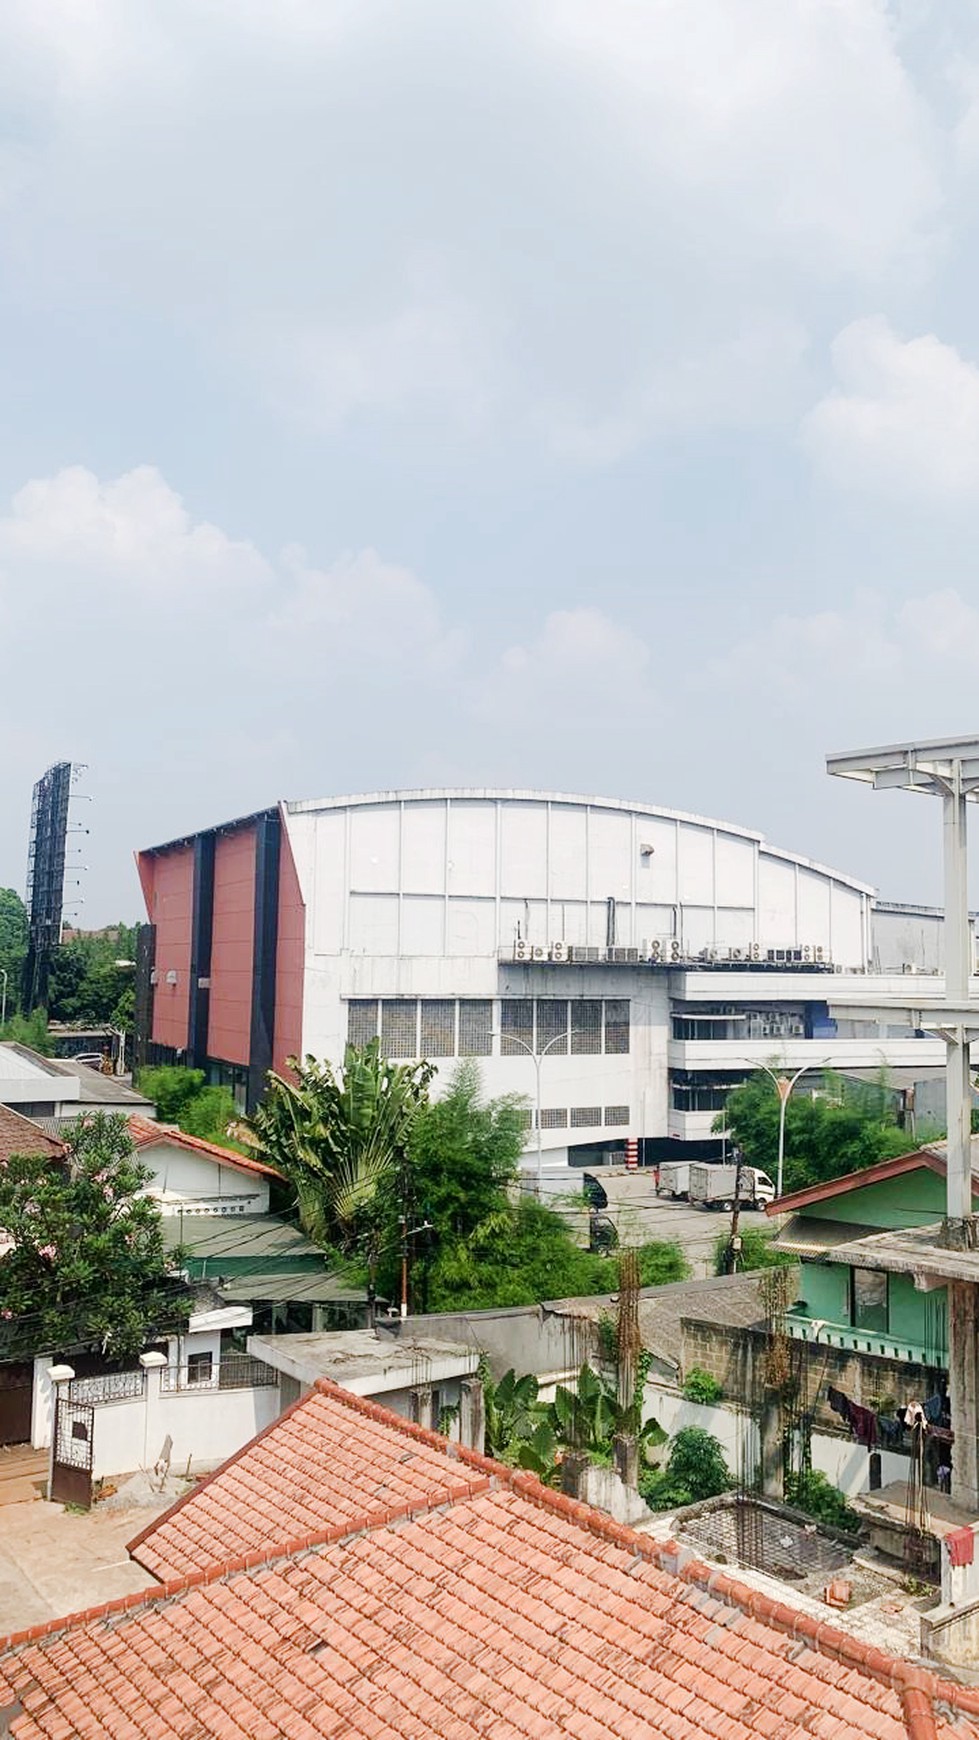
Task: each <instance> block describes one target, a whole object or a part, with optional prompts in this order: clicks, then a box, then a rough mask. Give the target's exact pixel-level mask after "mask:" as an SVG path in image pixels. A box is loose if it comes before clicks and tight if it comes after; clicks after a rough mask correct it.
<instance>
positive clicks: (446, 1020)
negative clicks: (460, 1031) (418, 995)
mask: <svg viewBox="0 0 979 1740" xmlns="http://www.w3.org/2000/svg"><path fill="white" fill-rule="evenodd" d="M420 1050H421V1055H422V1057H454V1056H455V1051H456V1006H455V1003H454V1002H453V1001H452V1000H451V999H439V1000H438V1001H433V1002H430V1003H427V1002H424V1001H423V1002H422V1006H421V1047H420Z"/></svg>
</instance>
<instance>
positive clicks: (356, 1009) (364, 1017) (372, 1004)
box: [347, 997, 377, 1049]
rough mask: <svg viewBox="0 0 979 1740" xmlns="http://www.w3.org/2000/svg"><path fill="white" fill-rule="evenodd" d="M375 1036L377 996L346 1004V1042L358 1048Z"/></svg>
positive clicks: (367, 1043) (368, 1042)
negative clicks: (365, 1000)
mask: <svg viewBox="0 0 979 1740" xmlns="http://www.w3.org/2000/svg"><path fill="white" fill-rule="evenodd" d="M376 1038H377V998H376V997H371V998H370V1000H369V1001H368V1002H354V1003H348V1004H347V1043H348V1044H349V1045H356V1046H357V1047H358V1049H360V1048H361V1047H362V1046H364V1045H369V1044H370V1042H371V1040H372V1039H376Z"/></svg>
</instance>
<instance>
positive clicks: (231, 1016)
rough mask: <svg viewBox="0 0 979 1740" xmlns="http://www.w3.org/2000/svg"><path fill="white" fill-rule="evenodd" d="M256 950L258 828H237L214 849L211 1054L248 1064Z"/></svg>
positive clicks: (208, 1033)
mask: <svg viewBox="0 0 979 1740" xmlns="http://www.w3.org/2000/svg"><path fill="white" fill-rule="evenodd" d="M254 948H255V829H254V826H250V827H245V828H236V830H235V832H234V833H233V834H221V835H219V836H218V839H217V841H216V842H215V847H214V917H213V925H212V932H211V996H210V1005H209V1015H208V1024H207V1055H208V1057H214V1058H221V1059H222V1061H223V1062H225V1063H241V1064H246V1065H247V1064H248V1062H249V1053H250V1049H251V1022H252V963H253V959H254Z"/></svg>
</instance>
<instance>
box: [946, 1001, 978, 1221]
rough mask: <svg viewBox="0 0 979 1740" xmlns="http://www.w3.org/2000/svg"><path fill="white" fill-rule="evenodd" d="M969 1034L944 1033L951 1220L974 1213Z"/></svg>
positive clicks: (963, 1031)
mask: <svg viewBox="0 0 979 1740" xmlns="http://www.w3.org/2000/svg"><path fill="white" fill-rule="evenodd" d="M969 1031H970V1029H968V1028H965V1027H950V1028H948V1029H946V1033H945V1105H946V1113H947V1123H948V1138H947V1142H948V1146H947V1156H948V1158H947V1163H946V1164H947V1172H946V1186H945V1201H946V1212H947V1214H948V1218H949V1220H965V1219H966V1218H967V1216H968V1215H970V1214H971V1213H972V1080H971V1072H970V1067H969V1063H970V1060H969Z"/></svg>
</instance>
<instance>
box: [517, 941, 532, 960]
mask: <svg viewBox="0 0 979 1740" xmlns="http://www.w3.org/2000/svg"><path fill="white" fill-rule="evenodd" d="M513 958H514V960H515V961H530V960H533V955H532V953H531V949H530V944H529V943H526V942H520V941H517V942H515V943H514V945H513Z"/></svg>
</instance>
